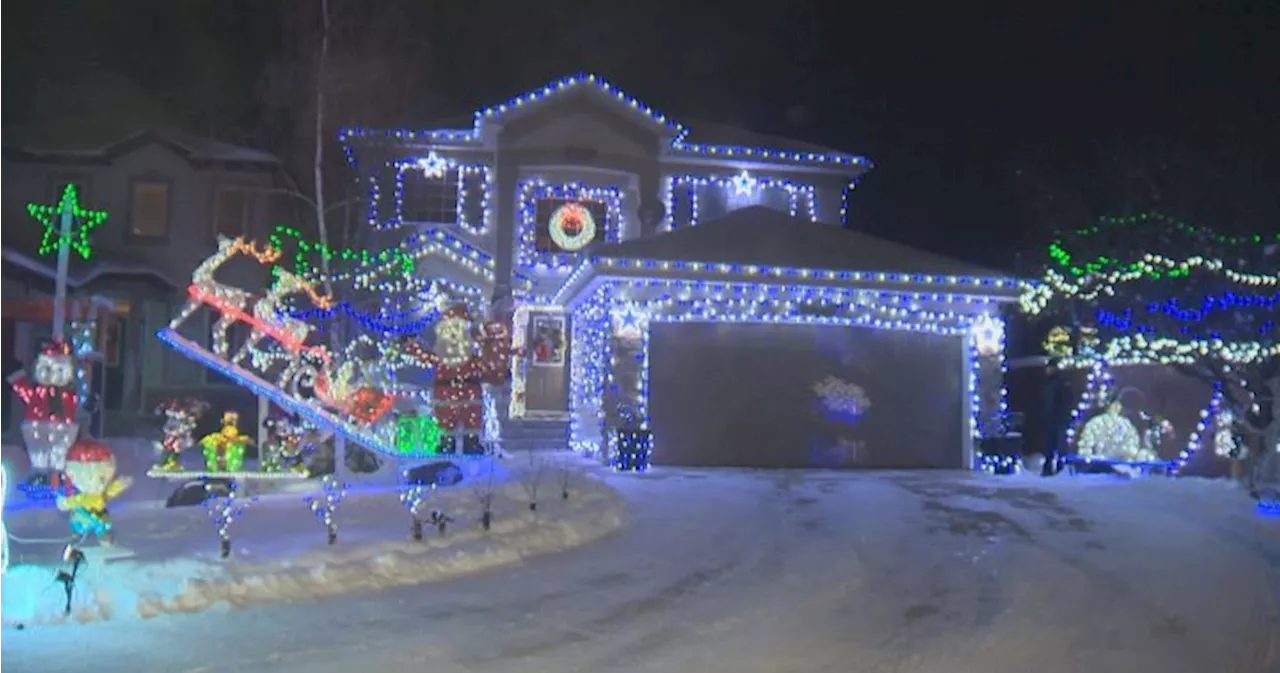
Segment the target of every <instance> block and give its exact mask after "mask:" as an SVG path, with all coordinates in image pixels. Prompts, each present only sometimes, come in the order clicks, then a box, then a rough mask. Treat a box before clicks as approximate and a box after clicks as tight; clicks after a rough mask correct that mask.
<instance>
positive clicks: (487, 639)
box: [3, 470, 1280, 673]
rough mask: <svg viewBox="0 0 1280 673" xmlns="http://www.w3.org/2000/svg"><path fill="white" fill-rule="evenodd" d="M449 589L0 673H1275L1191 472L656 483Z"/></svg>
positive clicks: (1226, 536)
mask: <svg viewBox="0 0 1280 673" xmlns="http://www.w3.org/2000/svg"><path fill="white" fill-rule="evenodd" d="M611 481H612V483H613V484H614V485H615V486H616V487H617V488H619V489H620V490H622V491H623V493H624V495H625V496H626V498H627V500H628V501H629V503H630V506H631V512H632V513H631V522H630V524H629V525H628V526H626V527H625V528H623V529H622V531H621V532H619V533H617V534H614V535H613V536H611V537H609V538H607V539H605V540H603V541H601V542H598V543H596V544H594V545H591V546H589V547H585V548H581V549H578V550H576V551H572V552H569V553H566V554H564V555H559V556H547V557H539V558H535V559H533V560H532V561H530V562H528V563H526V564H524V565H521V566H518V567H515V568H510V569H507V570H502V571H498V572H494V573H490V574H484V575H478V576H473V577H470V578H466V579H463V580H460V581H455V582H451V583H447V584H427V585H419V586H415V587H411V588H407V589H397V590H393V591H385V592H381V593H374V594H367V593H366V594H351V595H346V596H342V597H338V598H335V599H326V600H323V601H317V602H308V603H295V604H280V605H268V606H258V607H253V608H249V609H245V610H237V611H229V610H228V611H223V612H221V613H205V614H200V615H194V616H188V617H164V618H159V619H155V620H149V621H132V622H114V623H107V624H101V625H91V626H83V627H62V628H46V629H31V630H27V631H23V632H15V631H7V632H5V633H4V638H3V648H4V652H3V656H4V660H5V661H8V662H10V664H11V665H12V666H14V669H13V670H15V671H24V670H25V671H42V672H46V673H53V672H55V671H85V670H95V671H97V672H98V673H112V672H116V671H119V672H120V673H125V672H129V673H135V672H138V671H166V672H176V671H193V672H194V671H210V672H214V671H237V672H240V671H243V672H250V671H268V670H270V671H299V672H302V671H305V672H307V673H324V672H328V671H335V672H336V671H363V670H378V671H380V672H381V673H398V672H400V671H406V672H407V671H414V672H415V673H416V672H420V671H431V672H432V673H453V672H461V671H495V672H502V671H555V672H557V673H568V672H572V671H582V672H584V673H587V672H591V673H596V672H603V671H671V672H680V671H690V672H692V671H725V672H726V673H728V672H732V673H752V672H755V671H759V672H761V673H764V672H766V671H768V672H770V673H776V672H785V671H797V672H801V671H803V672H806V673H820V672H823V671H832V672H836V671H839V672H841V673H847V672H850V671H858V672H861V671H866V672H874V671H894V672H897V673H907V672H917V671H918V672H921V673H924V672H932V671H937V672H939V673H968V672H973V673H999V672H1003V671H1008V672H1009V673H1028V672H1033V673H1057V672H1062V673H1067V672H1070V673H1078V672H1080V671H1089V672H1090V673H1104V672H1106V671H1117V672H1121V671H1123V672H1125V673H1131V672H1132V671H1161V673H1179V672H1183V671H1185V672H1188V673H1192V672H1195V673H1203V672H1205V671H1214V672H1221V673H1227V672H1229V671H1239V672H1242V673H1246V672H1247V673H1253V672H1263V671H1272V670H1280V612H1278V610H1277V601H1278V600H1280V518H1271V519H1267V518H1263V517H1261V516H1259V515H1258V514H1257V513H1255V512H1254V511H1253V509H1252V508H1251V507H1250V502H1249V501H1248V500H1247V499H1246V498H1245V497H1243V496H1242V495H1240V494H1239V493H1237V492H1235V491H1233V490H1232V489H1230V488H1229V487H1227V486H1224V485H1222V484H1218V483H1207V482H1198V481H1195V480H1185V481H1183V480H1158V481H1150V482H1138V483H1122V482H1118V481H1111V480H1100V479H1092V478H1075V479H1072V478H1069V477H1059V478H1057V479H1053V480H1041V479H1038V478H1029V477H1028V478H992V477H981V476H977V475H969V474H959V473H933V472H877V473H830V472H751V471H694V470H672V471H658V472H655V473H652V474H649V475H644V476H639V477H636V476H617V477H611Z"/></svg>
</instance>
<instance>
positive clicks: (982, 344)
mask: <svg viewBox="0 0 1280 673" xmlns="http://www.w3.org/2000/svg"><path fill="white" fill-rule="evenodd" d="M1003 341H1004V321H1003V320H999V319H996V318H992V317H991V316H989V315H986V314H983V315H981V316H978V319H977V320H974V321H973V344H974V348H976V349H977V351H978V354H979V355H983V356H992V355H995V354H996V353H999V352H1000V344H1001V343H1002V342H1003Z"/></svg>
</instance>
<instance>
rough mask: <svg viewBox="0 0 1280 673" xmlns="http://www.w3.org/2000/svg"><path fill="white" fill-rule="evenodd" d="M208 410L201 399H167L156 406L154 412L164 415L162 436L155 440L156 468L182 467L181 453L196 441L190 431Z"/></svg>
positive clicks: (167, 469) (166, 469) (171, 468)
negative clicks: (156, 452) (158, 458)
mask: <svg viewBox="0 0 1280 673" xmlns="http://www.w3.org/2000/svg"><path fill="white" fill-rule="evenodd" d="M208 410H209V404H208V403H207V402H204V401H202V400H168V401H166V402H164V403H162V404H161V405H160V406H158V407H156V413H157V414H161V415H163V416H164V428H163V432H164V438H163V439H161V440H160V441H158V442H156V448H157V449H159V453H160V456H161V459H160V464H159V465H157V466H156V469H159V470H165V471H170V472H172V471H175V470H181V469H182V462H181V459H182V453H183V452H184V451H186V450H187V449H190V448H191V447H192V446H193V445H194V444H195V443H196V440H195V437H193V436H192V433H194V432H195V430H196V423H197V422H198V421H199V420H200V417H201V416H203V415H204V413H205V412H206V411H208Z"/></svg>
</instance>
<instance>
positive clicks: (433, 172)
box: [418, 150, 449, 178]
mask: <svg viewBox="0 0 1280 673" xmlns="http://www.w3.org/2000/svg"><path fill="white" fill-rule="evenodd" d="M418 168H420V169H422V175H423V176H425V177H427V178H443V177H444V172H445V171H446V170H448V169H449V160H448V159H445V158H444V157H442V156H440V155H439V154H436V151H435V150H431V152H430V153H429V154H427V156H426V157H424V158H422V159H418Z"/></svg>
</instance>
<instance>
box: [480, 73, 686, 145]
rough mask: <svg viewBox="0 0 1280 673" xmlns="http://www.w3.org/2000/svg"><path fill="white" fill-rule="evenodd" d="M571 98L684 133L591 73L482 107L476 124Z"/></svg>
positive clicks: (664, 131) (661, 131) (671, 133)
mask: <svg viewBox="0 0 1280 673" xmlns="http://www.w3.org/2000/svg"><path fill="white" fill-rule="evenodd" d="M573 100H578V101H582V100H589V101H592V102H594V103H595V104H596V106H598V107H603V108H607V109H612V110H613V111H614V112H615V113H617V114H621V115H624V116H625V117H627V118H629V119H631V121H632V122H633V123H635V124H638V125H641V126H643V127H646V128H648V129H651V130H652V132H653V133H655V134H657V135H660V136H663V137H665V138H667V139H668V140H672V139H675V138H676V137H678V136H680V135H682V134H683V133H684V127H683V126H681V125H680V124H678V123H676V122H675V121H674V120H672V119H670V118H668V117H667V116H666V115H663V114H662V113H660V112H658V111H656V110H654V109H653V108H650V107H649V106H647V105H645V104H644V103H641V102H640V101H639V100H636V99H635V98H632V97H631V96H630V95H628V94H626V93H625V92H623V91H622V90H621V89H619V88H618V87H616V86H613V85H612V84H610V83H608V82H606V81H605V80H603V79H601V78H599V77H596V76H595V75H591V74H578V75H572V76H570V77H565V78H564V79H561V80H559V81H556V82H553V83H551V84H548V85H546V86H544V87H542V88H541V89H534V90H533V91H530V92H527V93H524V94H522V95H520V96H516V97H515V98H512V99H511V100H509V101H507V102H505V103H501V104H499V105H494V106H491V107H488V108H484V109H482V110H477V111H476V115H475V119H476V128H477V129H478V128H479V127H480V126H481V125H488V124H494V125H502V126H506V125H508V124H509V123H511V122H513V121H515V120H517V119H519V118H521V117H523V116H525V115H527V114H532V113H536V112H538V111H542V110H543V109H544V108H546V107H549V106H551V105H553V104H557V103H564V102H566V101H573Z"/></svg>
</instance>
